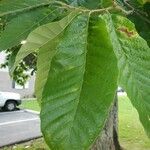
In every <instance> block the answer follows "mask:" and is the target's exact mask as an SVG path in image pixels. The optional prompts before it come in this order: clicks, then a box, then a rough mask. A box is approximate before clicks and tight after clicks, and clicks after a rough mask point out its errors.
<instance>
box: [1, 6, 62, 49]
mask: <svg viewBox="0 0 150 150" xmlns="http://www.w3.org/2000/svg"><path fill="white" fill-rule="evenodd" d="M56 13H57V14H56ZM58 15H59V14H58V11H57V10H56V9H55V10H52V9H51V8H40V9H36V10H32V11H29V12H27V13H22V14H20V15H19V16H17V17H15V18H13V19H12V20H10V21H9V22H8V23H7V24H6V26H5V30H4V31H3V32H2V33H1V35H0V51H2V50H5V49H8V48H11V47H14V46H16V45H19V44H20V43H21V41H22V40H25V39H26V38H27V36H28V34H29V33H30V32H31V31H32V30H34V29H35V28H37V27H38V26H40V25H42V24H44V23H48V22H51V21H53V20H54V19H56V18H57V16H58Z"/></svg>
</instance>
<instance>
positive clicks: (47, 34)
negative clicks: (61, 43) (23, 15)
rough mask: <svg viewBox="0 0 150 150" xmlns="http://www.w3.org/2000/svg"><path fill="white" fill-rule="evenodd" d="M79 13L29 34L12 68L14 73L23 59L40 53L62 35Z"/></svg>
mask: <svg viewBox="0 0 150 150" xmlns="http://www.w3.org/2000/svg"><path fill="white" fill-rule="evenodd" d="M78 13H79V12H78V11H73V12H72V13H70V14H69V15H68V16H67V17H65V18H64V19H62V20H60V21H58V22H54V23H48V24H45V25H43V26H40V27H38V28H37V29H35V30H34V31H32V32H31V33H30V34H29V36H28V38H27V40H26V43H25V44H24V45H23V46H22V47H21V49H20V51H19V52H18V54H17V56H16V61H15V64H14V67H13V68H12V72H13V71H14V69H15V67H16V66H17V65H18V64H19V62H20V61H21V60H22V59H23V58H25V57H26V56H28V55H29V54H30V53H33V52H35V51H36V52H38V51H39V49H41V48H42V47H44V46H45V45H47V43H48V42H51V40H53V39H54V38H56V37H57V36H58V35H59V34H61V33H62V32H63V30H64V29H65V28H66V26H67V25H68V24H69V23H70V22H71V21H72V20H73V19H74V17H75V16H76V15H77V14H78Z"/></svg>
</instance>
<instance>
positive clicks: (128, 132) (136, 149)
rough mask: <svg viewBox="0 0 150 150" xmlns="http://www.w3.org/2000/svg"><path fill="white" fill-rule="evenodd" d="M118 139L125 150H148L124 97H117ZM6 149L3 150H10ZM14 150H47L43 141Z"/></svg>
mask: <svg viewBox="0 0 150 150" xmlns="http://www.w3.org/2000/svg"><path fill="white" fill-rule="evenodd" d="M21 108H27V109H32V110H35V111H39V110H40V107H39V105H38V103H37V102H36V101H35V100H28V101H24V102H23V104H22V106H21ZM119 138H120V143H121V145H122V147H123V148H124V149H125V150H150V140H149V139H148V138H147V136H146V134H145V132H144V130H143V127H142V125H141V124H140V122H139V120H138V114H137V112H136V110H135V109H134V108H133V107H132V105H131V103H130V101H129V99H128V98H127V97H126V96H119ZM11 149H12V147H11V148H6V149H4V150H11ZM13 149H15V150H25V149H28V150H48V148H47V146H46V144H44V141H43V139H38V140H34V141H30V142H28V143H24V144H21V145H18V146H13Z"/></svg>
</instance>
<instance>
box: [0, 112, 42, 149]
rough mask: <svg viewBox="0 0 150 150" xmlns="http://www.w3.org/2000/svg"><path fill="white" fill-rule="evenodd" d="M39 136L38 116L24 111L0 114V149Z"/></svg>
mask: <svg viewBox="0 0 150 150" xmlns="http://www.w3.org/2000/svg"><path fill="white" fill-rule="evenodd" d="M40 136H41V132H40V120H39V116H38V114H35V113H31V112H27V111H24V110H21V111H14V112H0V147H3V146H5V145H10V144H15V143H19V142H21V141H26V140H30V139H33V138H37V137H40Z"/></svg>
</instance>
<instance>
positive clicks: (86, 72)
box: [39, 15, 118, 150]
mask: <svg viewBox="0 0 150 150" xmlns="http://www.w3.org/2000/svg"><path fill="white" fill-rule="evenodd" d="M88 25H89V16H85V15H80V16H78V17H77V18H76V19H75V20H73V22H72V23H71V24H70V25H69V26H68V27H67V29H66V30H65V32H64V33H63V36H62V38H60V40H59V43H58V45H57V47H56V50H57V52H56V53H55V54H54V56H53V58H52V59H51V62H50V63H51V65H50V69H49V73H48V78H47V79H46V84H45V86H44V91H43V94H42V105H41V106H42V107H41V109H42V111H41V123H42V124H41V125H42V132H43V135H44V138H45V140H46V142H47V144H48V145H49V147H50V148H51V149H60V150H70V149H72V150H80V149H88V148H89V147H90V146H91V144H92V143H93V142H94V140H95V139H96V138H97V137H98V135H99V133H100V132H101V130H102V129H103V126H104V124H105V121H106V119H107V117H108V113H109V110H110V108H111V104H112V102H113V98H114V96H115V90H116V88H117V72H118V71H117V61H116V58H115V54H114V52H113V50H112V46H111V42H110V40H109V36H108V33H107V32H105V31H106V28H105V26H104V24H103V22H102V21H101V20H100V21H98V22H91V23H90V29H89V30H88ZM93 37H94V38H93ZM102 37H103V40H102ZM51 56H52V55H51ZM43 59H44V57H43ZM42 65H44V64H43V63H42V61H41V63H40V64H39V67H40V66H42ZM44 66H45V65H44ZM44 66H43V67H44ZM45 68H46V66H45ZM44 82H45V80H44ZM91 93H92V94H91Z"/></svg>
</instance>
